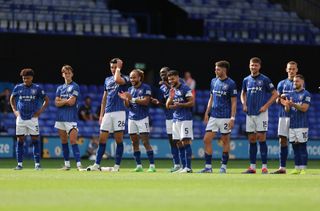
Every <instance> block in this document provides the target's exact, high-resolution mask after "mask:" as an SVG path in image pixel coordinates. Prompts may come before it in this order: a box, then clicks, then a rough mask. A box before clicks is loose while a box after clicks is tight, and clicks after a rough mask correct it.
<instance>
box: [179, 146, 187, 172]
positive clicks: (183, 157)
mask: <svg viewBox="0 0 320 211" xmlns="http://www.w3.org/2000/svg"><path fill="white" fill-rule="evenodd" d="M178 149H179V157H180V160H181V165H182V168H185V167H186V149H185V147H180V148H178Z"/></svg>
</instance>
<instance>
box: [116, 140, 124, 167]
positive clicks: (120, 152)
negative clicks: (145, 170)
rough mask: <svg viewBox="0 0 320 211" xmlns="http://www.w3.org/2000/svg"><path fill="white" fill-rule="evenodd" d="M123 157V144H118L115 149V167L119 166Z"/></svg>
mask: <svg viewBox="0 0 320 211" xmlns="http://www.w3.org/2000/svg"><path fill="white" fill-rule="evenodd" d="M122 155H123V143H122V142H121V143H118V144H117V147H116V157H115V163H116V165H119V166H120V163H121V160H122Z"/></svg>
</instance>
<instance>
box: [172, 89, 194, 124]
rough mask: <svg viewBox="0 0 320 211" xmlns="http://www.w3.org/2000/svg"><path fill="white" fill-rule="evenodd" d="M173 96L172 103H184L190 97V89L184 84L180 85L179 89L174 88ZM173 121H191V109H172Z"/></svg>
mask: <svg viewBox="0 0 320 211" xmlns="http://www.w3.org/2000/svg"><path fill="white" fill-rule="evenodd" d="M174 90H175V95H174V98H173V102H178V103H186V102H188V100H187V98H188V97H191V96H192V91H191V89H190V88H189V87H188V86H187V85H186V84H180V86H179V87H177V88H174ZM173 110H174V111H173V121H174V122H175V121H185V120H192V108H176V109H173Z"/></svg>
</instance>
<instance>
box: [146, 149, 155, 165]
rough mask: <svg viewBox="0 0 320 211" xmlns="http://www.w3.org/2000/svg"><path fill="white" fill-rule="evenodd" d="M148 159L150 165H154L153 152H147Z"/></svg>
mask: <svg viewBox="0 0 320 211" xmlns="http://www.w3.org/2000/svg"><path fill="white" fill-rule="evenodd" d="M147 155H148V159H149V162H150V164H154V155H153V150H150V151H147Z"/></svg>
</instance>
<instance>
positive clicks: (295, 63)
mask: <svg viewBox="0 0 320 211" xmlns="http://www.w3.org/2000/svg"><path fill="white" fill-rule="evenodd" d="M287 64H292V65H296V66H297V67H298V63H297V62H295V61H289V62H288V63H287Z"/></svg>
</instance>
